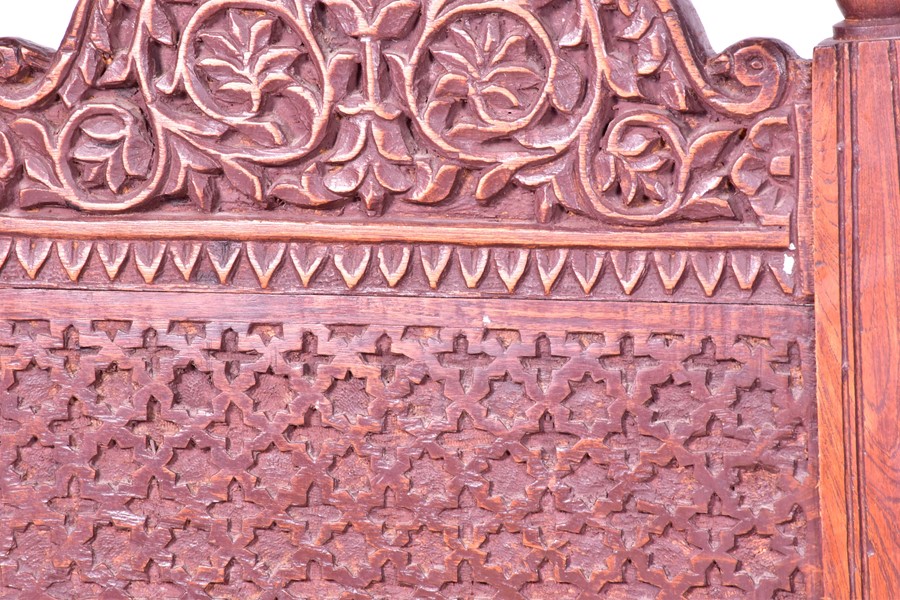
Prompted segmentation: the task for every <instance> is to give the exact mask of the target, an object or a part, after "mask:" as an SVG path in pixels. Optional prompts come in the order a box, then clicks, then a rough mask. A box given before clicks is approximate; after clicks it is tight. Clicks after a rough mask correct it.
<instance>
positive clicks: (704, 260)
mask: <svg viewBox="0 0 900 600" xmlns="http://www.w3.org/2000/svg"><path fill="white" fill-rule="evenodd" d="M691 264H692V265H693V266H694V271H695V272H696V273H697V278H698V279H699V280H700V284H701V285H702V286H703V291H704V292H706V295H707V296H712V295H713V294H714V293H715V292H716V288H717V287H718V286H719V282H720V281H721V279H722V273H723V272H724V271H725V253H724V252H692V253H691Z"/></svg>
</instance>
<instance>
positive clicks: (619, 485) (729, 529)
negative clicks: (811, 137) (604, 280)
mask: <svg viewBox="0 0 900 600" xmlns="http://www.w3.org/2000/svg"><path fill="white" fill-rule="evenodd" d="M20 294H24V295H22V296H20V297H21V299H23V300H27V299H29V298H42V299H44V300H45V301H46V300H49V301H58V304H57V305H56V306H55V307H50V308H42V309H40V310H35V309H32V308H27V307H25V306H23V307H22V308H20V309H18V310H14V311H11V312H10V313H7V314H6V315H5V317H4V319H5V320H4V321H3V323H2V325H0V347H2V349H3V350H2V357H0V362H2V367H3V370H2V379H0V387H2V389H3V391H2V395H0V402H2V412H0V416H2V427H3V432H4V437H3V444H2V446H0V469H2V471H0V472H2V477H0V485H2V488H0V490H2V494H0V498H2V500H0V507H2V508H0V510H2V511H3V513H4V515H5V516H6V518H5V519H4V520H3V522H2V524H0V547H2V548H3V549H4V550H3V558H2V560H0V568H2V569H3V573H4V577H5V578H4V586H5V587H4V590H6V591H7V592H9V593H13V590H19V591H20V592H21V593H23V594H24V593H38V592H43V593H48V594H50V595H51V596H53V597H58V598H71V597H84V598H87V597H96V595H97V594H99V591H100V590H101V589H115V590H118V591H119V592H120V594H121V595H122V596H128V597H138V598H144V597H150V596H151V595H153V596H157V597H158V596H159V595H160V594H163V595H164V597H181V596H184V595H187V596H190V597H215V598H222V597H229V598H230V597H234V598H257V597H276V596H277V597H284V598H338V597H341V598H344V597H354V598H356V597H359V598H386V597H402V598H425V597H429V598H431V597H435V598H487V597H498V598H513V597H515V598H519V597H522V598H549V597H551V596H552V597H560V598H576V597H577V598H584V597H597V595H598V594H599V595H600V596H601V597H606V598H638V597H640V598H652V597H660V598H674V597H688V598H726V597H728V598H732V597H745V596H746V597H754V598H763V597H765V598H812V597H815V596H816V594H817V593H818V590H819V589H820V588H819V585H820V583H819V582H820V575H819V567H818V558H817V557H818V552H819V541H818V526H817V523H818V519H819V517H818V501H817V495H816V482H817V481H818V466H817V459H816V424H815V408H814V403H813V401H812V395H813V390H814V389H815V385H814V381H813V379H814V368H813V362H812V357H813V354H812V346H811V332H810V330H809V328H810V321H809V319H808V316H809V313H808V311H807V310H806V309H790V308H784V309H762V308H760V309H753V308H734V309H728V310H726V311H722V309H719V308H716V307H705V308H704V307H678V306H676V305H672V306H665V307H661V308H659V309H655V310H654V311H653V313H649V312H647V313H646V314H643V315H641V318H640V319H635V320H634V321H633V322H631V323H628V324H626V323H625V322H623V320H622V319H621V317H619V316H618V315H619V314H620V312H621V310H622V308H623V306H622V305H618V304H598V305H594V306H592V307H585V306H581V305H578V304H568V305H562V304H560V305H558V306H557V311H558V313H557V315H556V317H555V318H554V319H553V320H544V319H535V318H534V317H533V316H532V315H531V311H532V310H533V309H534V308H535V307H531V306H528V307H525V306H517V307H515V308H511V307H510V306H509V305H508V303H506V302H503V301H492V302H483V303H479V304H474V303H471V302H461V301H449V300H408V301H395V302H394V303H392V304H391V305H390V307H389V308H388V307H384V306H382V305H381V303H380V302H379V301H377V300H372V301H360V300H358V299H352V298H316V299H312V300H309V301H307V302H306V303H305V314H303V315H300V314H297V315H296V316H295V317H291V318H289V319H282V318H280V317H279V315H285V314H287V313H289V312H290V311H291V308H290V307H291V306H292V305H293V302H292V301H290V300H288V299H284V300H282V299H275V298H270V299H268V301H263V300H259V301H258V302H257V303H256V304H255V305H254V306H252V307H242V306H241V305H240V303H239V302H237V301H236V300H234V299H229V298H228V297H224V298H223V297H215V298H214V299H213V301H212V302H204V303H203V304H202V305H198V303H197V302H196V301H195V300H194V299H192V298H189V297H181V298H179V299H170V298H161V297H160V296H159V295H151V296H150V297H145V298H144V299H143V300H142V302H146V303H147V304H146V306H147V312H146V313H145V314H143V315H141V316H138V315H137V314H136V313H135V307H134V305H133V304H131V303H124V304H123V303H122V300H121V297H120V296H116V295H111V294H108V293H95V294H90V295H85V296H76V295H74V294H71V293H70V294H59V293H43V294H42V295H37V294H34V293H27V292H22V293H20ZM9 297H10V294H9V293H6V294H4V295H3V296H0V301H5V300H7V299H8V298H9ZM76 298H77V299H78V300H82V301H84V302H89V303H91V304H94V305H97V306H98V307H103V308H96V309H93V310H88V311H84V314H85V317H84V318H78V319H72V318H70V317H68V316H67V313H68V310H69V306H67V303H68V302H71V301H72V300H75V299H76ZM206 306H216V308H215V309H209V308H206ZM341 311H346V312H345V313H344V315H345V316H344V318H343V319H342V320H340V321H329V320H328V319H329V318H332V319H333V318H336V317H327V316H323V315H336V314H340V312H341ZM738 312H749V313H750V314H749V315H748V317H749V318H748V319H747V322H746V324H745V325H742V326H741V327H733V325H732V323H733V319H735V318H736V316H737V313H738ZM429 313H431V314H429ZM172 315H179V319H183V320H173V319H172ZM214 315H229V316H230V317H229V318H228V319H227V320H223V319H222V318H216V317H215V316H214ZM698 320H699V321H703V322H705V323H706V327H705V328H704V329H703V330H702V331H698V330H697V329H696V328H692V327H691V326H690V323H691V322H692V321H693V322H696V321H698ZM116 597H120V596H116Z"/></svg>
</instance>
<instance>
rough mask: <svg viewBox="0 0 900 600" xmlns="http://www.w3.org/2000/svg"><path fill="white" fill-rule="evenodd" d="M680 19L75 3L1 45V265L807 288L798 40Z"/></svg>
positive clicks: (338, 3)
mask: <svg viewBox="0 0 900 600" xmlns="http://www.w3.org/2000/svg"><path fill="white" fill-rule="evenodd" d="M695 21H696V20H695V19H694V17H693V13H692V10H691V8H690V6H689V5H687V4H686V3H675V4H672V3H670V2H669V1H668V0H622V1H619V2H612V1H606V0H603V1H600V2H589V1H582V0H555V1H552V2H546V1H543V0H541V1H531V2H526V1H524V0H523V1H522V2H514V3H499V2H498V3H483V2H446V1H442V0H429V1H426V2H420V1H419V0H397V1H395V2H387V3H379V2H369V1H368V0H346V1H345V0H335V1H328V2H324V3H314V2H310V1H308V0H277V1H270V0H265V1H263V0H260V1H259V2H255V3H254V2H249V3H248V2H236V1H224V0H214V1H213V0H210V1H185V0H152V1H151V0H146V1H144V2H140V1H138V0H102V1H92V0H83V1H82V2H80V3H79V5H78V8H77V10H76V13H75V16H74V19H73V21H72V25H71V30H70V34H69V36H68V37H67V38H66V41H65V43H64V44H63V46H62V47H61V48H60V50H59V51H58V52H55V53H51V52H47V51H44V50H41V49H37V48H34V47H31V46H29V45H27V44H22V43H18V42H13V43H9V44H8V45H7V47H6V49H5V52H6V54H5V59H4V63H3V65H4V66H3V72H2V73H0V78H2V83H0V108H3V109H5V111H4V112H3V113H2V116H0V142H2V143H0V151H2V152H0V154H2V156H0V158H2V168H0V176H2V181H3V186H2V212H0V225H2V230H3V231H4V232H7V233H8V234H12V235H13V236H15V239H14V241H12V240H7V242H9V244H7V242H4V243H3V244H2V245H0V251H2V252H0V257H5V256H6V255H7V251H8V250H9V247H8V246H9V245H10V244H13V245H15V251H14V254H15V256H16V258H17V259H18V262H19V263H20V265H21V267H22V268H21V269H20V268H18V267H17V266H16V265H15V264H14V263H15V262H16V261H9V262H8V263H6V264H5V267H4V268H3V269H2V271H0V281H5V282H10V283H13V282H15V283H17V284H18V283H21V282H22V280H23V279H24V280H26V281H25V282H26V283H27V282H29V281H31V280H34V281H36V282H37V285H53V284H59V283H61V282H65V281H71V282H75V283H78V284H83V285H87V286H89V287H97V286H103V287H116V285H117V283H118V281H119V278H122V279H123V280H124V281H126V282H131V283H134V284H139V285H141V284H143V285H149V284H156V285H157V286H158V285H165V284H170V285H174V284H175V283H176V282H179V281H181V282H184V281H187V282H190V283H191V284H192V285H197V286H204V287H205V286H209V287H221V286H228V287H235V288H239V289H240V288H250V289H257V288H258V287H262V288H269V289H280V290H285V291H291V292H295V293H296V292H302V291H304V290H305V289H306V288H309V289H310V290H320V291H331V292H338V291H343V290H345V289H347V288H350V289H357V288H358V287H359V286H362V288H361V289H364V290H370V291H374V290H378V291H383V292H391V291H396V292H403V291H407V292H411V293H419V292H421V291H423V290H428V289H446V290H447V291H451V292H453V293H468V292H470V290H479V289H480V288H481V286H484V289H485V291H487V292H490V293H502V292H506V293H519V294H526V295H528V294H543V293H549V291H550V290H552V289H553V288H554V287H555V286H556V285H559V286H560V287H561V288H563V289H561V290H560V292H559V293H560V295H561V296H563V297H584V296H585V295H588V296H591V295H593V296H599V297H613V296H615V297H627V296H631V295H632V294H637V297H638V298H642V297H643V298H651V297H658V296H663V297H668V296H669V295H673V294H674V295H677V296H678V297H682V298H684V299H688V300H689V299H696V300H699V299H702V298H704V297H709V296H715V295H716V291H717V289H718V288H719V286H720V285H721V287H722V288H723V291H722V296H721V297H722V298H724V299H731V300H740V301H745V300H747V299H748V298H751V299H753V300H757V301H765V302H773V301H776V302H777V301H779V297H784V296H785V295H786V296H788V297H790V296H792V295H794V294H796V295H797V296H800V297H803V296H806V295H808V294H809V292H810V291H811V286H810V285H809V282H808V274H809V271H810V270H809V269H808V268H807V263H806V261H807V259H808V256H807V255H805V254H802V248H804V247H805V246H804V244H803V243H802V242H803V241H805V240H806V239H807V236H808V230H809V224H808V221H809V217H810V214H809V211H808V210H804V209H805V208H806V207H807V206H808V193H807V187H808V186H807V185H806V183H807V182H806V174H807V168H806V165H808V162H809V160H808V142H807V132H808V130H809V127H808V121H809V106H808V105H809V64H808V63H807V62H806V61H801V60H798V59H796V58H795V57H794V55H793V53H792V52H791V51H790V50H788V49H787V48H785V47H783V46H782V45H780V44H779V43H777V42H773V41H749V42H744V43H740V44H737V45H735V46H733V47H732V48H729V49H728V50H727V51H725V52H724V53H722V54H719V55H713V54H712V53H711V52H710V51H709V50H708V49H707V48H706V44H705V41H704V39H703V35H702V31H701V29H700V28H699V26H698V24H697V23H696V22H695ZM114 213H128V214H131V215H134V216H133V217H131V218H128V219H122V218H114V217H113V216H112V215H113V214H114ZM249 220H252V224H251V223H249V222H248V221H249ZM498 225H499V227H498ZM106 238H113V239H115V240H116V241H120V240H124V241H129V242H132V243H131V244H127V245H122V246H118V247H115V248H113V247H102V246H99V245H96V244H94V242H96V241H97V240H99V239H106ZM139 241H141V242H142V243H138V242H139ZM238 242H241V243H243V244H244V245H243V247H242V246H241V244H238ZM263 242H265V243H271V242H278V243H276V244H274V245H273V246H266V245H261V244H262V243H263ZM385 242H391V243H397V244H398V246H397V247H391V248H389V249H383V250H382V249H381V248H379V247H375V248H373V247H372V246H371V245H370V244H378V243H385ZM291 243H294V245H290V244H291ZM307 244H312V247H310V246H308V245H307ZM167 245H168V248H167ZM319 245H324V246H325V248H320V247H319ZM461 245H464V246H465V248H463V247H461ZM501 245H502V246H516V247H522V246H527V247H529V248H541V249H542V250H543V252H544V253H543V254H535V255H534V256H532V257H530V258H529V257H528V256H527V252H524V251H523V252H522V253H512V254H509V253H507V252H505V251H504V250H502V249H501V248H499V247H498V246H501ZM51 246H54V247H53V248H51ZM467 248H476V250H475V251H473V252H470V251H468V250H467ZM798 248H801V251H800V252H799V253H798ZM129 249H130V251H129ZM574 249H578V250H579V252H581V251H583V253H573V252H569V251H570V250H574ZM599 251H604V252H599ZM605 251H608V252H610V253H611V254H610V255H609V256H608V257H607V255H606V252H605ZM570 254H571V256H570ZM54 255H58V257H59V262H57V261H56V259H55V258H51V256H54ZM491 255H493V256H491ZM238 257H239V258H238ZM342 257H343V258H342ZM450 257H452V258H450ZM342 263H343V264H342ZM347 263H350V265H349V266H347ZM454 263H457V264H454ZM332 264H333V265H334V267H335V268H334V269H331V268H330V266H331V265H332ZM132 265H134V266H136V267H137V269H136V270H137V271H138V272H139V277H138V276H137V275H135V274H134V271H135V269H134V268H132ZM419 265H421V268H420V267H419ZM123 266H127V268H125V269H124V270H125V272H126V273H128V272H130V275H131V277H129V276H128V275H127V274H126V275H123V274H120V271H121V269H122V267H123ZM292 267H293V268H292ZM326 267H328V268H327V269H326ZM320 269H322V270H328V271H329V274H326V275H320V274H319V271H320ZM294 271H296V272H294ZM378 271H381V274H379V273H378ZM423 271H424V272H423ZM445 272H448V273H450V272H452V273H454V274H455V276H453V277H449V276H448V277H445V276H444V273H445ZM495 274H496V275H495ZM382 275H383V276H382ZM497 275H499V277H498V276H497ZM558 281H559V282H560V283H557V282H558ZM142 282H143V283H142Z"/></svg>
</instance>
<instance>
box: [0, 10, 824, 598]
mask: <svg viewBox="0 0 900 600" xmlns="http://www.w3.org/2000/svg"><path fill="white" fill-rule="evenodd" d="M0 58H2V63H0V181H2V186H0V434H2V435H0V590H2V593H0V596H3V597H7V596H8V597H44V596H50V597H53V598H94V597H100V596H101V594H102V595H103V597H108V598H150V597H163V598H209V597H211V598H316V599H319V598H322V599H327V600H331V599H347V598H378V599H383V598H388V597H399V598H454V599H455V598H466V599H470V598H529V599H538V598H542V599H546V598H551V597H559V598H571V599H576V598H577V599H584V598H641V599H643V598H682V597H686V598H691V599H694V600H696V599H702V598H717V599H718V598H738V597H740V598H743V597H747V598H766V599H786V598H815V597H818V596H820V595H821V594H822V593H823V590H824V588H823V581H824V579H823V572H822V571H823V559H822V551H821V548H822V540H821V537H822V536H821V535H820V528H819V523H820V509H819V497H818V492H817V489H818V484H819V482H820V477H819V460H818V424H817V406H816V398H815V392H814V390H815V389H816V383H815V379H816V369H815V350H814V347H813V331H814V330H815V327H814V322H813V309H812V307H811V305H810V302H811V298H812V292H813V286H812V281H811V277H812V269H811V265H812V262H811V238H810V234H811V216H812V215H811V211H810V202H811V198H810V193H809V189H810V185H809V184H810V175H809V171H810V168H809V167H810V116H811V109H810V84H811V82H810V64H809V63H808V61H803V60H800V59H798V58H797V57H796V56H795V55H794V54H793V52H792V51H791V50H789V49H788V48H786V47H784V46H783V45H782V44H781V43H779V42H777V41H771V40H750V41H746V42H742V43H739V44H736V45H734V46H732V47H731V48H729V49H727V50H726V51H725V52H723V53H721V54H715V53H713V52H712V51H711V50H710V49H709V48H708V45H707V43H706V41H705V38H704V34H703V32H702V28H701V27H700V25H699V23H698V22H697V19H696V17H695V16H694V14H693V11H692V8H691V7H690V5H689V3H687V2H681V1H674V0H513V1H503V2H500V1H494V0H482V1H477V0H452V1H447V0H324V1H322V2H317V1H314V0H81V1H80V2H79V3H78V7H77V9H76V11H75V14H74V17H73V20H72V24H71V26H70V31H69V34H68V35H67V37H66V38H65V40H64V42H63V44H62V45H61V47H60V48H59V49H58V51H54V52H51V51H47V50H44V49H40V48H36V47H33V46H31V45H29V44H27V43H25V42H20V41H10V40H7V41H3V42H0Z"/></svg>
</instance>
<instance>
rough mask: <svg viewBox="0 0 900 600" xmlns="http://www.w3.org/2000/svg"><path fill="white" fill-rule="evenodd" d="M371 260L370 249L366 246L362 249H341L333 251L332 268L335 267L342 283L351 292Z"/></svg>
mask: <svg viewBox="0 0 900 600" xmlns="http://www.w3.org/2000/svg"><path fill="white" fill-rule="evenodd" d="M371 259H372V249H371V248H370V247H368V246H365V247H362V248H341V249H337V250H335V251H334V266H335V267H337V270H338V272H339V273H340V274H341V277H343V278H344V283H346V284H347V287H348V288H350V289H351V290H352V289H353V288H355V287H356V286H357V285H359V282H360V281H362V278H363V277H365V275H366V270H367V269H368V268H369V261H370V260H371Z"/></svg>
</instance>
